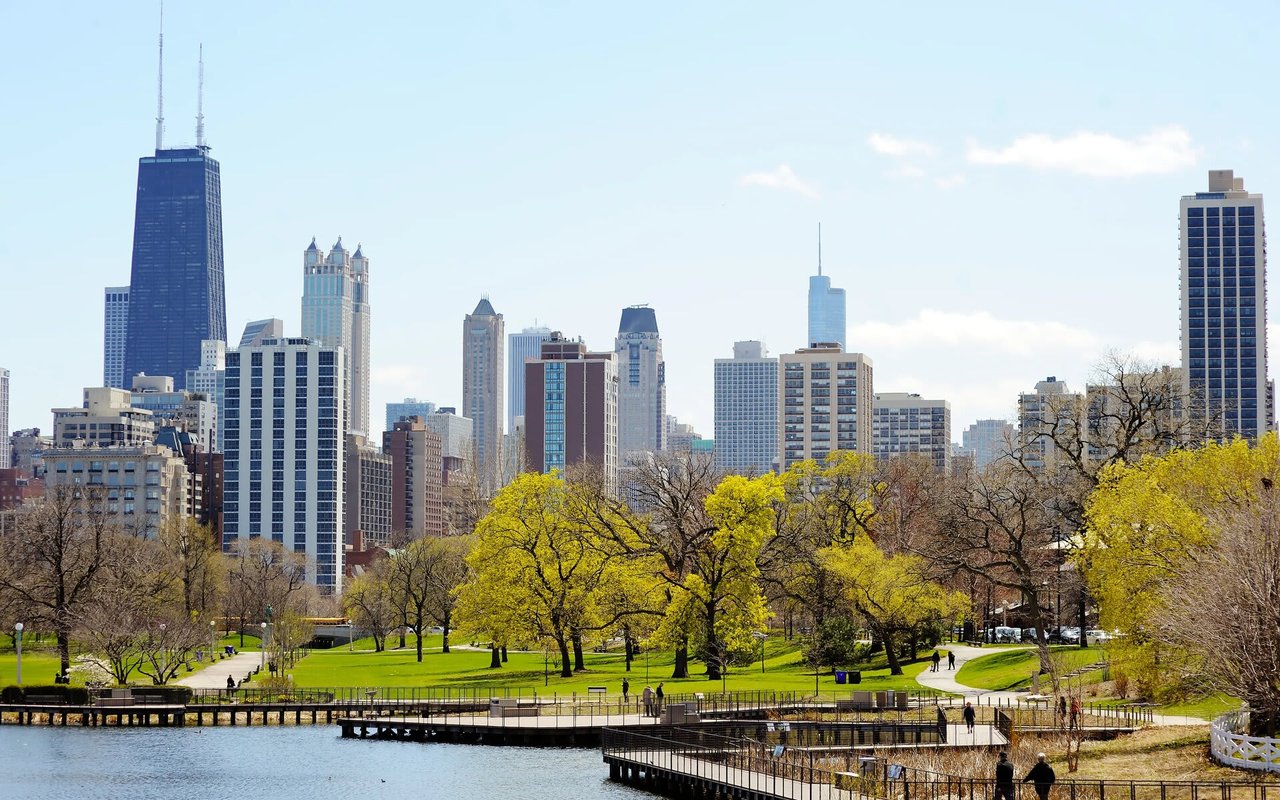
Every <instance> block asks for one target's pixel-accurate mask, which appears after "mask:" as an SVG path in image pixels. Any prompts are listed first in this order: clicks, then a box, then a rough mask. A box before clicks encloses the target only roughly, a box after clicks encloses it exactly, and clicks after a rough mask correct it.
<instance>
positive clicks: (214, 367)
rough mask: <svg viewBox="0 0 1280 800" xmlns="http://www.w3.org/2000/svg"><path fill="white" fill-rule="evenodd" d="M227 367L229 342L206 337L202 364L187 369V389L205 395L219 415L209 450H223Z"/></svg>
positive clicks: (202, 350)
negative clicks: (224, 390)
mask: <svg viewBox="0 0 1280 800" xmlns="http://www.w3.org/2000/svg"><path fill="white" fill-rule="evenodd" d="M226 368H227V343H226V342H223V341H220V340H218V339H205V340H204V341H203V342H201V343H200V366H199V367H197V368H196V369H192V370H187V383H186V386H187V391H188V392H189V393H191V394H193V395H203V396H204V398H205V399H206V400H208V401H209V402H211V403H213V407H214V414H215V415H216V417H217V425H216V426H215V434H214V440H213V443H212V447H211V448H210V449H209V450H208V451H207V452H215V453H221V452H222V425H223V423H224V422H225V421H226V420H225V419H224V418H223V413H222V407H223V402H222V391H223V387H224V385H225V384H224V379H225V376H226Z"/></svg>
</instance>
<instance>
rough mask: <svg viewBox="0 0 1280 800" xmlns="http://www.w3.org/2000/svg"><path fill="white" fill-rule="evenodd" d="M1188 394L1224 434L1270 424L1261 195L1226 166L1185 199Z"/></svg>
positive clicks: (1192, 406) (1249, 432)
mask: <svg viewBox="0 0 1280 800" xmlns="http://www.w3.org/2000/svg"><path fill="white" fill-rule="evenodd" d="M1180 228H1181V260H1182V269H1181V277H1182V281H1181V287H1182V288H1181V294H1182V364H1183V367H1184V368H1185V369H1184V374H1183V384H1182V388H1183V394H1184V395H1185V396H1186V397H1187V398H1188V401H1189V402H1188V406H1189V408H1188V411H1189V414H1190V419H1191V420H1192V422H1193V423H1199V422H1202V421H1203V422H1207V423H1208V424H1209V426H1210V427H1211V428H1212V429H1215V430H1218V431H1220V433H1221V436H1223V437H1231V436H1234V435H1240V436H1243V437H1246V438H1249V439H1252V438H1256V437H1258V436H1260V435H1261V434H1263V433H1264V432H1266V430H1267V290H1266V277H1267V262H1266V229H1265V226H1264V221H1263V211H1262V195H1260V194H1250V193H1248V192H1246V191H1245V188H1244V178H1239V177H1236V176H1235V174H1234V172H1233V171H1232V170H1229V169H1215V170H1210V171H1209V191H1207V192H1196V193H1195V194H1193V195H1186V196H1184V197H1183V198H1182V201H1181V204H1180Z"/></svg>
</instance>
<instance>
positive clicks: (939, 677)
mask: <svg viewBox="0 0 1280 800" xmlns="http://www.w3.org/2000/svg"><path fill="white" fill-rule="evenodd" d="M1012 649H1014V648H1010V647H972V646H970V645H967V644H955V645H949V646H947V647H945V648H943V647H939V648H938V652H939V653H944V654H945V653H946V651H947V650H950V651H952V652H953V653H955V654H956V668H955V669H954V670H948V669H947V658H946V656H945V655H943V657H942V663H940V664H939V665H938V671H937V672H931V671H929V670H928V669H926V670H925V671H924V672H921V673H920V674H919V675H917V676H916V681H917V682H918V683H919V684H920V685H921V686H924V687H926V688H929V689H936V690H937V691H940V692H950V693H952V694H959V695H964V696H965V697H967V698H971V699H973V700H974V702H979V703H981V704H982V705H1000V704H1001V703H1016V702H1018V701H1019V700H1026V698H1027V694H1028V693H1029V692H1028V691H1027V690H1025V689H1024V690H1022V691H995V690H992V689H978V688H976V687H973V686H966V685H964V684H963V683H960V682H959V681H957V680H956V679H955V676H956V674H957V673H958V672H960V668H961V667H963V666H964V665H965V664H966V663H968V662H970V661H972V660H974V659H975V658H981V657H982V656H989V655H995V654H996V653H999V652H1002V651H1005V650H1012ZM1152 722H1154V723H1155V724H1156V725H1208V724H1209V723H1208V721H1207V720H1203V719H1200V718H1199V717H1183V716H1178V715H1173V714H1155V715H1153V716H1152Z"/></svg>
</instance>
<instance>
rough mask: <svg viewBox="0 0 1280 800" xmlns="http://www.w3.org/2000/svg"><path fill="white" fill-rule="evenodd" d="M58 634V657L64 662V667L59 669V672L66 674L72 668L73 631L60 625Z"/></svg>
mask: <svg viewBox="0 0 1280 800" xmlns="http://www.w3.org/2000/svg"><path fill="white" fill-rule="evenodd" d="M57 634H58V659H59V660H60V662H61V663H62V669H60V670H58V674H59V675H66V674H67V672H69V671H70V670H71V632H70V631H65V630H62V628H61V626H59V628H58V631H57Z"/></svg>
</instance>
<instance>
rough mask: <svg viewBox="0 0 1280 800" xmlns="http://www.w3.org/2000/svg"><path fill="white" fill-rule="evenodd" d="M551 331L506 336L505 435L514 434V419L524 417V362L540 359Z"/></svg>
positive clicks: (525, 331) (540, 329)
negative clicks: (544, 343)
mask: <svg viewBox="0 0 1280 800" xmlns="http://www.w3.org/2000/svg"><path fill="white" fill-rule="evenodd" d="M550 338H551V329H550V328H543V327H537V326H535V327H532V328H525V329H524V330H522V331H520V332H519V333H512V334H509V335H508V336H507V433H508V434H511V433H515V430H516V417H523V416H524V362H525V361H526V360H527V359H531V358H532V359H535V360H536V359H539V358H541V357H542V343H543V342H545V341H547V340H549V339H550Z"/></svg>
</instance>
